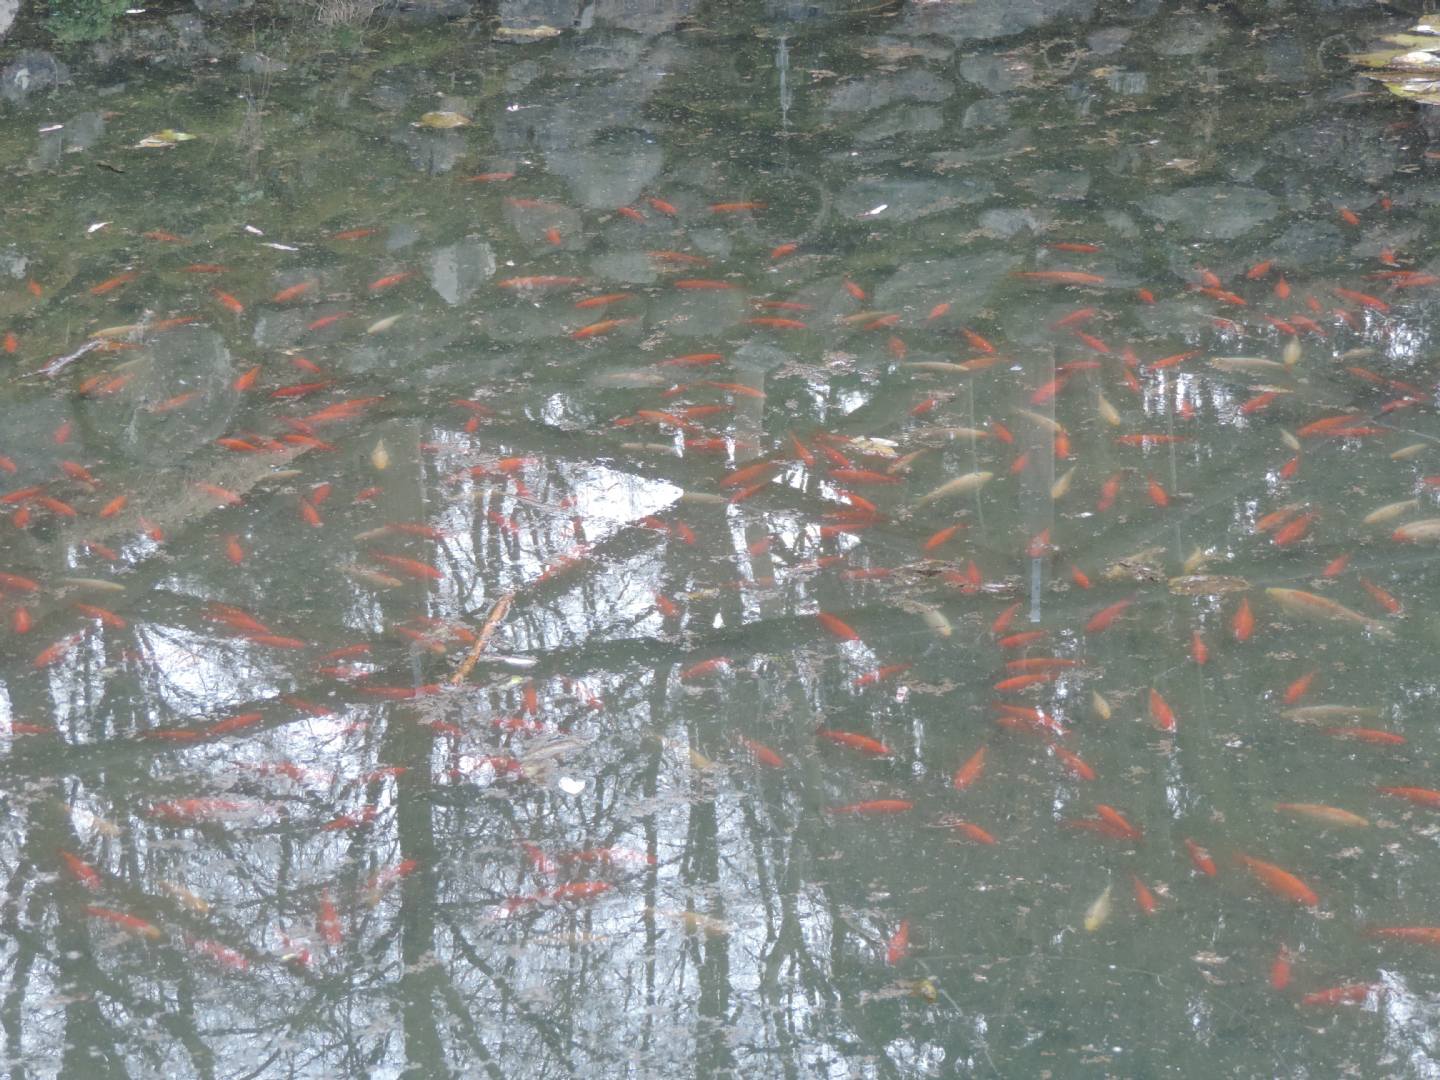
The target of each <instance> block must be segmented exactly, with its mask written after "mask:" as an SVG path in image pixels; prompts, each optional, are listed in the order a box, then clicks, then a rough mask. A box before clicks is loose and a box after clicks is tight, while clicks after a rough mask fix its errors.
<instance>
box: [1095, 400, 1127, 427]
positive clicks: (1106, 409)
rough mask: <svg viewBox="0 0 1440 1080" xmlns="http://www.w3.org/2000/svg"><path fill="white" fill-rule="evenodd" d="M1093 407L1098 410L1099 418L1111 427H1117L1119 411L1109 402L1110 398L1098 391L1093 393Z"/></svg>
mask: <svg viewBox="0 0 1440 1080" xmlns="http://www.w3.org/2000/svg"><path fill="white" fill-rule="evenodd" d="M1095 408H1096V409H1098V410H1099V412H1100V419H1101V420H1104V421H1105V423H1107V424H1109V425H1110V426H1111V427H1119V426H1120V424H1121V420H1120V411H1119V410H1118V409H1116V408H1115V406H1114V405H1111V404H1110V399H1109V398H1107V397H1106V396H1105V395H1104V394H1102V393H1099V392H1098V391H1097V392H1096V394H1095Z"/></svg>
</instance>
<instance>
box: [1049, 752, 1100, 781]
mask: <svg viewBox="0 0 1440 1080" xmlns="http://www.w3.org/2000/svg"><path fill="white" fill-rule="evenodd" d="M1050 749H1051V750H1052V751H1053V752H1054V754H1055V756H1056V757H1057V758H1059V759H1060V763H1061V764H1062V765H1064V766H1065V769H1066V771H1067V772H1069V773H1070V775H1071V776H1073V777H1075V778H1076V779H1077V780H1094V779H1095V770H1094V769H1092V768H1091V767H1090V766H1089V765H1088V764H1087V763H1086V762H1085V761H1084V759H1083V758H1081V757H1080V755H1079V754H1076V753H1074V752H1072V751H1070V750H1066V749H1065V748H1064V747H1063V746H1061V745H1060V744H1059V743H1051V744H1050Z"/></svg>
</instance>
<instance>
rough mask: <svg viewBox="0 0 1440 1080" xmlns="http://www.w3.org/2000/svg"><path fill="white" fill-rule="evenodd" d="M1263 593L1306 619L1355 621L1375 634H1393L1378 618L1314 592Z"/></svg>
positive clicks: (1291, 612) (1282, 591) (1297, 590)
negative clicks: (1362, 613) (1353, 609)
mask: <svg viewBox="0 0 1440 1080" xmlns="http://www.w3.org/2000/svg"><path fill="white" fill-rule="evenodd" d="M1265 595H1266V596H1268V597H1270V599H1271V600H1274V601H1275V602H1276V603H1277V604H1279V605H1280V606H1281V607H1282V608H1284V609H1285V610H1286V611H1288V612H1289V613H1290V614H1292V615H1300V616H1303V617H1305V618H1308V619H1323V620H1326V621H1327V622H1348V623H1355V624H1356V625H1357V626H1363V627H1365V629H1367V630H1373V631H1374V632H1375V633H1377V634H1384V635H1385V636H1387V637H1393V636H1394V635H1393V634H1392V633H1391V631H1390V628H1389V627H1387V626H1386V625H1385V624H1384V623H1382V622H1381V621H1380V620H1378V619H1372V618H1370V617H1368V616H1366V615H1361V614H1360V612H1358V611H1352V610H1351V609H1350V608H1347V607H1346V606H1345V605H1344V604H1337V603H1336V602H1335V601H1334V600H1330V599H1327V598H1326V597H1324V596H1317V595H1316V594H1315V593H1310V592H1304V591H1303V590H1301V589H1278V588H1270V589H1266V590H1265Z"/></svg>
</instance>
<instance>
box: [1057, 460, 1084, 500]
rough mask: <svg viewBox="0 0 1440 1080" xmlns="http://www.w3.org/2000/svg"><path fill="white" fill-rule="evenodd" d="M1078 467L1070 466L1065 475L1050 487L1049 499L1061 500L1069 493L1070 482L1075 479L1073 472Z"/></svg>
mask: <svg viewBox="0 0 1440 1080" xmlns="http://www.w3.org/2000/svg"><path fill="white" fill-rule="evenodd" d="M1079 467H1080V466H1078V465H1071V466H1070V468H1068V469H1066V470H1065V473H1064V474H1063V475H1062V476H1060V477H1059V478H1058V479H1056V481H1055V483H1053V484H1051V485H1050V498H1052V499H1063V498H1064V497H1065V496H1066V495H1067V494H1068V493H1069V491H1070V482H1071V481H1072V480H1074V479H1075V470H1076V469H1078V468H1079Z"/></svg>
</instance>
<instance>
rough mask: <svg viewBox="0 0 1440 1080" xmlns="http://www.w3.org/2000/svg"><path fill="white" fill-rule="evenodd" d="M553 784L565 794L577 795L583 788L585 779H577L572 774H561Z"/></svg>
mask: <svg viewBox="0 0 1440 1080" xmlns="http://www.w3.org/2000/svg"><path fill="white" fill-rule="evenodd" d="M555 784H556V786H557V787H558V788H559V789H560V790H561V791H563V792H565V794H566V795H579V794H580V793H581V792H582V791H584V790H585V781H584V780H577V779H576V778H575V777H573V776H562V777H560V779H559V780H557V781H556V782H555Z"/></svg>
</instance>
